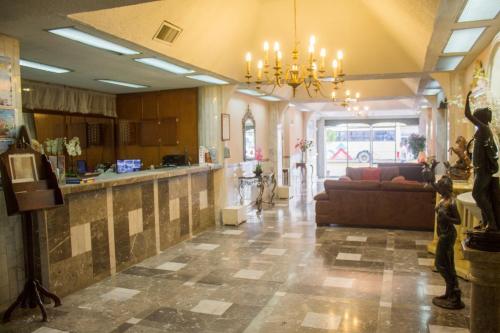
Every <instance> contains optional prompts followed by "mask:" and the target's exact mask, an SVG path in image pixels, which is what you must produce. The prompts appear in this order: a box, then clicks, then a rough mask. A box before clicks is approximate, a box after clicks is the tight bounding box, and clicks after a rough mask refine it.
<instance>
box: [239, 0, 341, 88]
mask: <svg viewBox="0 0 500 333" xmlns="http://www.w3.org/2000/svg"><path fill="white" fill-rule="evenodd" d="M293 10H294V21H293V25H294V48H293V51H292V62H291V64H289V65H287V66H286V67H284V66H283V63H282V58H283V55H282V52H281V50H280V44H279V42H275V43H274V45H273V51H274V52H273V53H274V59H273V63H272V64H270V54H269V53H270V50H269V48H270V45H269V42H267V41H265V42H264V60H258V62H257V75H256V78H255V80H254V81H253V82H252V81H251V80H252V78H253V75H252V54H251V53H250V52H247V54H246V56H245V60H246V75H245V78H246V83H247V84H248V85H250V84H255V87H256V89H257V90H260V89H261V86H262V85H272V86H273V89H272V91H271V94H272V93H273V92H274V90H275V89H276V87H282V86H284V85H288V86H290V87H291V88H292V90H293V97H295V93H296V89H297V88H298V87H300V86H301V85H303V86H304V87H305V89H306V91H307V94H308V95H309V97H313V96H312V93H311V92H312V91H314V93H315V95H318V94H319V95H321V96H323V97H326V96H325V95H324V94H323V92H322V91H321V88H322V84H321V83H322V81H324V79H325V74H326V73H327V70H326V49H325V48H321V49H320V51H319V59H316V52H315V51H316V37H315V36H314V35H313V36H311V37H310V39H309V48H308V56H307V61H306V62H305V63H300V62H299V51H298V49H297V48H298V44H299V42H298V41H297V0H294V1H293ZM271 67H272V68H271ZM285 68H286V69H285ZM271 70H273V73H271ZM331 73H332V78H331V83H332V85H333V89H334V90H337V89H338V88H339V86H341V85H342V84H343V83H344V78H345V73H344V54H343V52H342V51H341V50H339V51H338V52H337V57H336V59H333V61H332V71H331Z"/></svg>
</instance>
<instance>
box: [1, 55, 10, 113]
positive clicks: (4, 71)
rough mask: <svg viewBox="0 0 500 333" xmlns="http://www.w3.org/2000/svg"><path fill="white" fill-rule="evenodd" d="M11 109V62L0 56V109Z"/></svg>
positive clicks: (7, 58)
mask: <svg viewBox="0 0 500 333" xmlns="http://www.w3.org/2000/svg"><path fill="white" fill-rule="evenodd" d="M5 107H7V108H11V107H12V60H11V59H10V58H9V57H3V56H0V108H5Z"/></svg>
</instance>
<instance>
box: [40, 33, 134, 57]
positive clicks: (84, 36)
mask: <svg viewBox="0 0 500 333" xmlns="http://www.w3.org/2000/svg"><path fill="white" fill-rule="evenodd" d="M49 32H50V33H53V34H56V35H58V36H61V37H65V38H69V39H71V40H74V41H77V42H80V43H83V44H86V45H90V46H93V47H97V48H100V49H103V50H107V51H111V52H116V53H119V54H127V55H130V54H140V52H138V51H135V50H131V49H129V48H126V47H124V46H121V45H118V44H115V43H112V42H109V41H107V40H104V39H102V38H99V37H96V36H92V35H90V34H88V33H86V32H83V31H80V30H77V29H75V28H59V29H50V30H49Z"/></svg>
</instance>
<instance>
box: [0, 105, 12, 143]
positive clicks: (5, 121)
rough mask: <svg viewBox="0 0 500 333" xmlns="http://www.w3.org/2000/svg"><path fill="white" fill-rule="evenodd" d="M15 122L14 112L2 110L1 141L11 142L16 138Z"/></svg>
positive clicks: (0, 113)
mask: <svg viewBox="0 0 500 333" xmlns="http://www.w3.org/2000/svg"><path fill="white" fill-rule="evenodd" d="M15 122H16V113H15V111H14V110H7V109H6V110H4V109H0V140H6V139H8V140H10V139H12V138H13V137H14V134H15V133H14V130H15V128H16V124H15Z"/></svg>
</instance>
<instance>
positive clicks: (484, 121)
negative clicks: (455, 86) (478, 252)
mask: <svg viewBox="0 0 500 333" xmlns="http://www.w3.org/2000/svg"><path fill="white" fill-rule="evenodd" d="M470 95H471V92H470V91H469V93H468V94H467V99H466V103H465V117H467V119H469V120H470V121H471V122H472V123H473V124H474V125H475V126H476V128H477V130H476V133H475V134H474V149H473V151H472V162H473V164H474V174H475V179H474V187H473V188H472V197H473V198H474V200H475V201H476V204H477V206H478V207H479V208H480V209H481V224H480V226H479V227H478V230H481V231H498V229H499V225H498V224H499V223H500V221H497V218H498V216H497V217H495V207H496V206H497V205H498V197H497V194H495V193H496V192H497V188H498V177H494V176H493V175H494V174H495V173H497V172H498V148H497V146H496V144H495V141H494V138H493V132H492V130H491V129H490V127H489V124H490V122H491V119H492V111H491V109H490V108H479V109H476V110H475V111H474V113H473V114H472V113H471V110H470V101H469V98H470Z"/></svg>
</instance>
